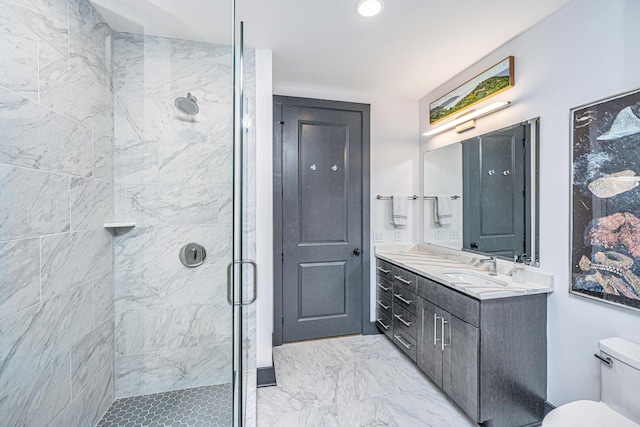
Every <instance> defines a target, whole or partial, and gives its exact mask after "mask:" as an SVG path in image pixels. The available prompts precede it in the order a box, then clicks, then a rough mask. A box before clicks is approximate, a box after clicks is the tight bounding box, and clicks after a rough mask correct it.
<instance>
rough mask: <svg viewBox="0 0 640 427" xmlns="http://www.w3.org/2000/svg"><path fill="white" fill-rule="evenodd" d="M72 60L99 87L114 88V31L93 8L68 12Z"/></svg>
mask: <svg viewBox="0 0 640 427" xmlns="http://www.w3.org/2000/svg"><path fill="white" fill-rule="evenodd" d="M74 6H75V7H74ZM69 58H70V60H71V61H72V62H73V63H74V64H75V65H77V66H78V67H79V68H82V69H83V70H84V71H85V72H86V73H87V74H89V75H91V76H92V77H93V78H94V79H95V80H97V81H98V82H99V83H100V84H102V85H103V86H106V87H111V78H112V73H111V68H112V64H111V28H110V27H109V25H107V23H106V22H105V21H104V20H103V19H102V16H100V14H98V13H97V12H96V11H95V9H93V8H92V7H84V5H72V7H70V8H69Z"/></svg>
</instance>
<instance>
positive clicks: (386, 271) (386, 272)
mask: <svg viewBox="0 0 640 427" xmlns="http://www.w3.org/2000/svg"><path fill="white" fill-rule="evenodd" d="M377 268H378V270H380V271H382V272H383V273H384V274H389V273H390V272H391V270H385V269H384V268H382V267H377Z"/></svg>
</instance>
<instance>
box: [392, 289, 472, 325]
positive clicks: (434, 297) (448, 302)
mask: <svg viewBox="0 0 640 427" xmlns="http://www.w3.org/2000/svg"><path fill="white" fill-rule="evenodd" d="M419 282H420V283H419V284H418V295H419V296H421V297H422V298H424V299H425V300H427V301H429V302H431V303H433V304H435V305H437V306H438V307H440V308H442V309H444V310H446V311H448V312H449V313H451V314H453V315H454V316H456V317H457V318H459V319H462V320H464V321H465V322H467V323H469V324H471V325H473V326H475V327H480V301H478V300H477V299H475V298H472V297H470V296H467V295H464V294H462V293H460V292H458V291H456V290H454V289H451V288H448V287H447V286H445V285H441V284H439V283H437V282H434V281H433V280H430V279H426V278H424V277H420V278H419ZM394 301H395V300H394Z"/></svg>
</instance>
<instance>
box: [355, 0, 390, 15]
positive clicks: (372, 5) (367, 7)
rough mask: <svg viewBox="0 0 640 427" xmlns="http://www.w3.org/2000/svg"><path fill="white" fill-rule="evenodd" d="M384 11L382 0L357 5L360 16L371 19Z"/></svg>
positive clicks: (367, 0) (368, 0)
mask: <svg viewBox="0 0 640 427" xmlns="http://www.w3.org/2000/svg"><path fill="white" fill-rule="evenodd" d="M382 9H384V3H382V0H360V1H359V2H358V4H357V5H356V10H357V11H358V15H360V16H364V17H365V18H370V17H372V16H376V15H377V14H379V13H380V12H382Z"/></svg>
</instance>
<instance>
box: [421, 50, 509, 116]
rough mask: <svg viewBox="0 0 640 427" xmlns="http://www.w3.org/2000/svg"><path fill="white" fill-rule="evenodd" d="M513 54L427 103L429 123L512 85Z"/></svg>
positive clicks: (466, 107)
mask: <svg viewBox="0 0 640 427" xmlns="http://www.w3.org/2000/svg"><path fill="white" fill-rule="evenodd" d="M513 62H514V60H513V56H510V57H508V58H506V59H504V60H502V61H500V62H499V63H497V64H496V65H494V66H493V67H491V68H489V69H488V70H486V71H484V72H482V73H480V74H478V75H477V76H475V77H474V78H472V79H471V80H469V81H468V82H466V83H465V84H463V85H461V86H459V87H457V88H456V89H454V90H452V91H451V92H449V93H447V94H446V95H444V96H441V97H440V98H438V99H436V100H435V101H433V102H432V103H431V104H429V123H430V124H434V123H437V122H439V121H440V120H443V119H445V118H446V117H448V116H450V115H451V114H454V113H458V112H461V111H464V110H466V109H468V108H471V107H472V106H474V105H476V104H477V103H478V102H481V101H484V100H485V99H487V98H490V97H492V96H494V95H497V94H499V93H500V92H504V91H505V90H507V89H510V88H512V87H513V85H514V77H513V74H514V72H513Z"/></svg>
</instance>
